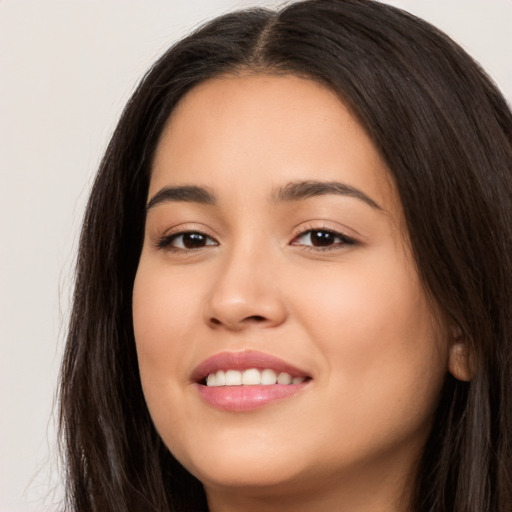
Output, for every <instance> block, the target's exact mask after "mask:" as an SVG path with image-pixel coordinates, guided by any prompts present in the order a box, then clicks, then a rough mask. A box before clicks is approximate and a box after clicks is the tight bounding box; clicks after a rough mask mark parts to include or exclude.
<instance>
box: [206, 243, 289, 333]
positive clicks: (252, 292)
mask: <svg viewBox="0 0 512 512" xmlns="http://www.w3.org/2000/svg"><path fill="white" fill-rule="evenodd" d="M219 267H220V268H219V273H218V275H217V278H216V279H215V280H214V284H213V286H212V289H211V291H210V295H209V297H208V298H207V300H206V303H205V309H204V315H205V321H206V322H207V324H208V325H209V326H210V327H211V328H214V329H226V330H230V331H241V330H244V329H247V328H250V327H261V328H266V327H277V326H279V325H281V324H282V323H283V322H284V321H285V320H286V317H287V309H286V305H285V302H284V300H283V295H282V291H281V290H280V288H279V284H278V279H277V275H276V274H277V273H276V266H275V265H274V264H273V261H272V258H269V257H268V254H263V253H262V251H259V252H254V251H250V250H245V251H244V250H240V251H238V252H237V253H236V254H235V253H233V254H231V255H230V256H229V258H227V259H226V261H223V262H219Z"/></svg>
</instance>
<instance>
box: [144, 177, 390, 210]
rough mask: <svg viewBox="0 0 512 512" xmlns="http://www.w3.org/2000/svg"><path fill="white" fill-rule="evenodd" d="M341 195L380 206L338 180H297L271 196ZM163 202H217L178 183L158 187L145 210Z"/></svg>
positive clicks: (285, 198) (276, 199) (205, 191)
mask: <svg viewBox="0 0 512 512" xmlns="http://www.w3.org/2000/svg"><path fill="white" fill-rule="evenodd" d="M329 194H335V195H342V196H347V197H353V198H355V199H359V200H361V201H363V202H365V203H366V204H368V205H369V206H371V207H372V208H375V209H377V210H382V208H381V207H380V206H379V205H378V204H377V203H376V202H375V201H374V200H373V199H372V198H371V197H369V196H368V195H366V194H365V193H364V192H362V191H361V190H359V189H357V188H355V187H352V186H350V185H347V184H346V183H341V182H338V181H297V182H292V183H288V184H287V185H285V186H284V187H281V188H279V189H277V190H276V191H275V192H274V193H273V194H272V196H271V198H272V200H273V201H274V202H277V203H279V202H288V201H301V200H304V199H309V198H311V197H317V196H323V195H329ZM164 202H189V203H199V204H206V205H214V204H216V203H217V199H216V197H215V194H214V193H213V192H212V191H211V190H209V189H208V188H206V187H199V186H196V185H180V186H174V187H164V188H162V189H160V190H159V191H158V192H157V193H156V194H155V195H154V196H153V197H152V198H151V199H150V201H149V202H148V204H147V205H146V211H147V210H149V209H151V208H153V207H155V206H156V205H157V204H160V203H164Z"/></svg>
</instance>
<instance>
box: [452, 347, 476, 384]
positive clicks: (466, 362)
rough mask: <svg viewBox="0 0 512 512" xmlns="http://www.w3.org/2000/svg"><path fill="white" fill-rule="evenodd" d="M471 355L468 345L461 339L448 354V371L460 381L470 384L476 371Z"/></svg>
mask: <svg viewBox="0 0 512 512" xmlns="http://www.w3.org/2000/svg"><path fill="white" fill-rule="evenodd" d="M471 359H472V358H471V354H470V351H469V349H468V346H467V344H466V343H464V342H462V341H460V338H459V339H457V340H456V341H454V342H453V343H452V345H451V347H450V348H449V353H448V371H449V372H450V373H451V374H452V375H453V376H454V377H455V378H456V379H458V380H461V381H464V382H469V381H470V380H472V379H473V377H474V374H475V370H474V367H473V364H472V360H471Z"/></svg>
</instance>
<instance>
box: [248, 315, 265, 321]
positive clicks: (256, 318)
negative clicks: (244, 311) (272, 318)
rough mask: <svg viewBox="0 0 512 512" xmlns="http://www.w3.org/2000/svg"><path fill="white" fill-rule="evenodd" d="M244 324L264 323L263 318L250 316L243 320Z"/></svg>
mask: <svg viewBox="0 0 512 512" xmlns="http://www.w3.org/2000/svg"><path fill="white" fill-rule="evenodd" d="M245 321H246V322H264V321H265V317H264V316H260V315H252V316H248V317H247V318H246V319H245Z"/></svg>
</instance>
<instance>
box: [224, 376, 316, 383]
mask: <svg viewBox="0 0 512 512" xmlns="http://www.w3.org/2000/svg"><path fill="white" fill-rule="evenodd" d="M217 378H218V377H217ZM305 380H306V379H304V377H293V379H292V384H302V383H303V382H304V381H305Z"/></svg>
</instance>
